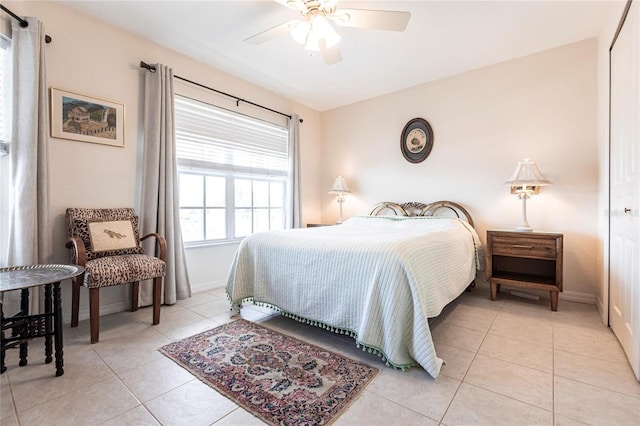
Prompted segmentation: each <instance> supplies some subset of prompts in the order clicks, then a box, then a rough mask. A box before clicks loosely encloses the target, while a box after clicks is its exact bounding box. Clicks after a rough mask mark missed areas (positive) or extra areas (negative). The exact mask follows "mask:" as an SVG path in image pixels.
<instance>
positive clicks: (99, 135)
mask: <svg viewBox="0 0 640 426" xmlns="http://www.w3.org/2000/svg"><path fill="white" fill-rule="evenodd" d="M51 137H54V138H61V139H70V140H76V141H81V142H90V143H99V144H103V145H111V146H118V147H121V148H123V147H124V104H122V103H119V102H114V101H109V100H105V99H99V98H95V97H91V96H87V95H82V94H79V93H74V92H69V91H66V90H61V89H56V88H53V87H52V88H51Z"/></svg>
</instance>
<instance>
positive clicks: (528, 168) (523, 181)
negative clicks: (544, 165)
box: [505, 158, 552, 187]
mask: <svg viewBox="0 0 640 426" xmlns="http://www.w3.org/2000/svg"><path fill="white" fill-rule="evenodd" d="M551 184H552V182H551V181H549V180H547V178H546V177H544V175H543V174H542V173H541V172H540V170H538V166H537V165H536V162H535V161H531V160H529V159H528V158H525V159H524V160H522V161H519V162H518V165H517V166H516V170H515V171H514V172H513V175H511V177H510V178H509V180H508V181H506V182H505V185H509V186H521V187H526V186H544V185H551Z"/></svg>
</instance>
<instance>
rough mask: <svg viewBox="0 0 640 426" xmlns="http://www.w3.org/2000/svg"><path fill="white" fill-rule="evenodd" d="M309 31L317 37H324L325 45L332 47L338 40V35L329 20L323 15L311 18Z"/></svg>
mask: <svg viewBox="0 0 640 426" xmlns="http://www.w3.org/2000/svg"><path fill="white" fill-rule="evenodd" d="M311 33H312V34H313V35H314V36H315V37H316V38H317V39H318V48H319V41H320V39H324V40H325V43H326V46H327V47H333V46H335V45H336V44H338V42H339V41H340V36H339V35H338V33H336V30H334V29H333V27H332V26H331V24H330V23H329V21H328V20H327V19H326V18H325V17H323V16H316V17H314V18H313V19H312V20H311Z"/></svg>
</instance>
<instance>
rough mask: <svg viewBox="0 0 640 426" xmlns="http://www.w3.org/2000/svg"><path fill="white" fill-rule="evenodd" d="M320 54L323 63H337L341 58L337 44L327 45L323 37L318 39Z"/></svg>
mask: <svg viewBox="0 0 640 426" xmlns="http://www.w3.org/2000/svg"><path fill="white" fill-rule="evenodd" d="M320 54H321V55H322V59H323V60H324V63H325V64H327V65H333V64H337V63H338V62H340V61H341V60H342V53H340V48H339V47H338V45H335V46H333V47H327V43H326V41H325V40H324V39H321V40H320Z"/></svg>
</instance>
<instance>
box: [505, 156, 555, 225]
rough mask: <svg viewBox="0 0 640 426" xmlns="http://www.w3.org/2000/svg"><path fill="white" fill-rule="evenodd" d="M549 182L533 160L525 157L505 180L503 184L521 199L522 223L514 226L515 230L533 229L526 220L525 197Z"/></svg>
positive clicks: (528, 196)
mask: <svg viewBox="0 0 640 426" xmlns="http://www.w3.org/2000/svg"><path fill="white" fill-rule="evenodd" d="M551 184H552V182H550V181H548V180H547V178H545V177H544V175H543V174H542V173H541V172H540V170H538V166H537V165H536V162H535V161H531V160H529V159H528V158H525V159H524V160H522V161H519V162H518V165H517V166H516V170H515V171H514V172H513V175H511V177H510V178H509V180H508V181H506V182H505V185H509V186H510V187H511V193H512V194H518V197H519V198H520V199H521V200H522V223H521V224H520V225H519V226H517V227H516V231H525V232H531V231H533V228H531V226H529V223H528V222H527V198H531V195H533V194H537V193H538V191H539V187H541V186H544V185H551Z"/></svg>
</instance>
